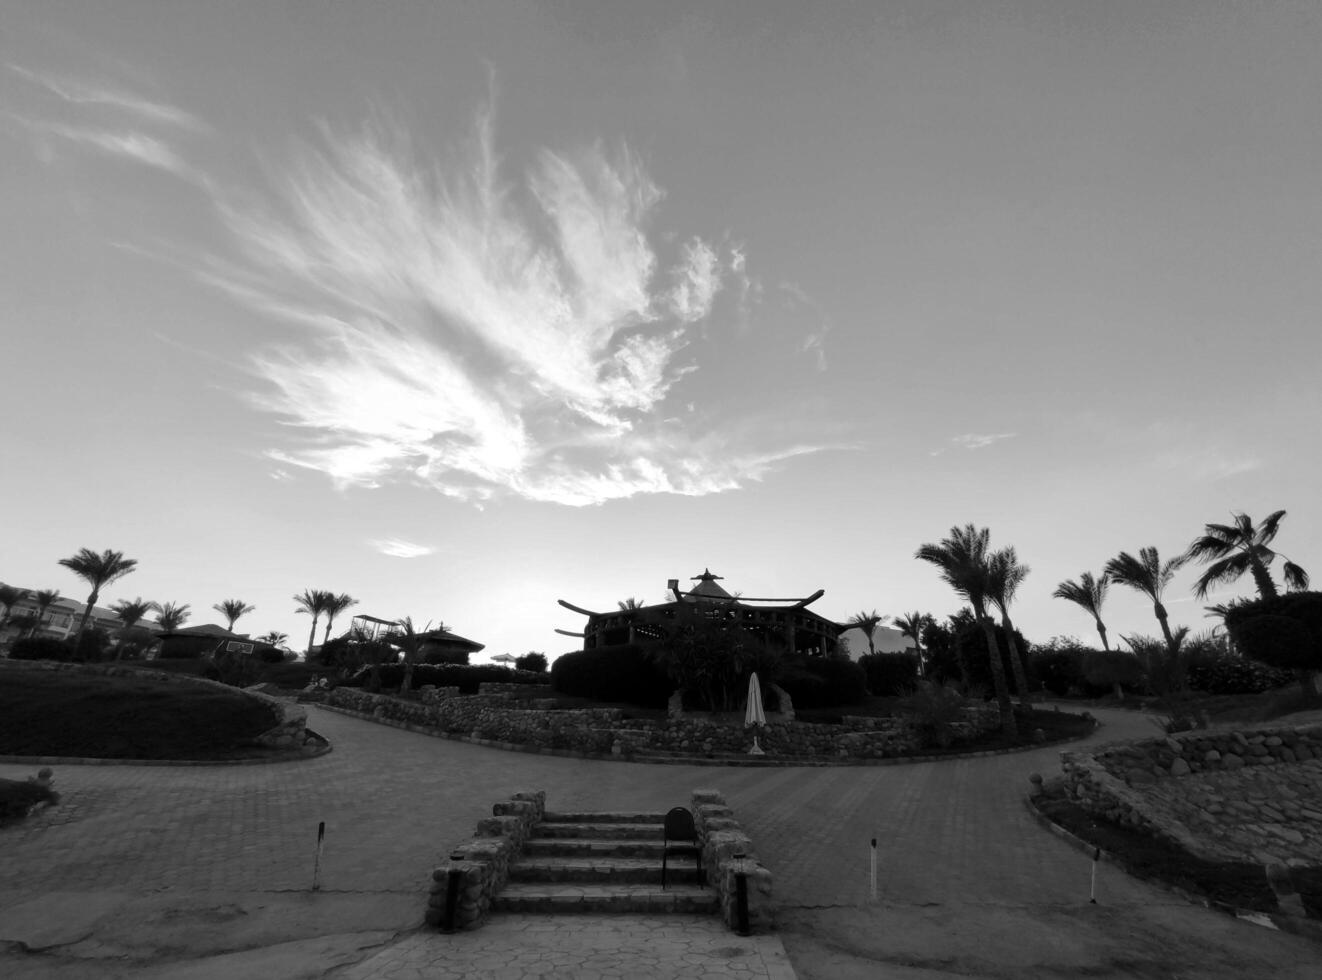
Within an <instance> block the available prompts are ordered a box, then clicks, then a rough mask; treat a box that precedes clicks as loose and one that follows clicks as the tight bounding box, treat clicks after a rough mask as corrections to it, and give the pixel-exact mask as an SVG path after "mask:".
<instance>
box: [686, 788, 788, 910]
mask: <svg viewBox="0 0 1322 980" xmlns="http://www.w3.org/2000/svg"><path fill="white" fill-rule="evenodd" d="M692 809H693V822H694V825H695V826H696V827H697V830H698V844H699V846H700V847H701V848H702V867H703V870H704V871H705V872H706V875H707V882H708V884H709V885H711V886H712V887H714V888H715V889H716V893H717V894H718V895H719V896H720V908H721V918H722V919H723V920H724V921H725V924H726V926H728V927H729V928H730V929H735V930H737V929H738V928H739V921H738V913H739V909H738V879H739V877H740V876H743V877H744V879H745V889H744V894H745V896H746V897H747V903H748V927H749V929H750V930H752V931H767V930H770V929H771V928H772V927H773V925H774V922H773V911H774V910H773V907H772V904H771V884H772V881H771V872H770V871H768V870H767V869H766V868H764V867H763V866H762V864H761V863H760V862H759V861H758V859H757V854H756V853H755V852H754V850H753V841H752V838H750V837H749V836H748V834H747V833H745V832H744V829H743V827H742V826H740V824H739V821H738V820H737V819H736V818H735V815H734V811H733V810H731V809H730V807H729V806H728V805H727V804H726V802H725V797H724V796H722V795H721V794H720V793H719V792H717V791H716V790H714V789H695V790H694V791H693V807H692Z"/></svg>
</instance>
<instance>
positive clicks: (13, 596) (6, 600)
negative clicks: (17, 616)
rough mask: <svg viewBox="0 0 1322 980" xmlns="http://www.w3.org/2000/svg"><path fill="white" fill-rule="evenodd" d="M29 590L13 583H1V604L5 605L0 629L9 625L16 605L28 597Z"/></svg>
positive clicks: (0, 620) (0, 616)
mask: <svg viewBox="0 0 1322 980" xmlns="http://www.w3.org/2000/svg"><path fill="white" fill-rule="evenodd" d="M27 594H28V590H27V589H20V588H18V587H17V586H13V585H0V606H4V607H5V611H4V614H3V615H0V630H2V629H4V628H5V627H6V626H8V625H9V617H11V616H12V615H13V614H14V606H15V605H16V604H18V603H20V602H22V601H23V600H24V599H25V598H27Z"/></svg>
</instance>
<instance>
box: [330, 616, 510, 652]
mask: <svg viewBox="0 0 1322 980" xmlns="http://www.w3.org/2000/svg"><path fill="white" fill-rule="evenodd" d="M402 633H403V628H402V623H401V622H400V620H398V619H379V618H378V617H376V616H368V615H366V614H360V615H358V616H355V617H354V618H353V620H352V621H351V622H350V624H349V631H348V632H347V633H345V634H344V637H345V638H357V639H361V640H367V641H374V640H384V641H385V642H387V643H394V642H395V638H396V637H398V636H400V635H401V634H402ZM418 639H419V641H420V643H419V646H418V654H419V656H420V657H421V659H422V660H423V661H424V662H426V660H427V658H428V657H429V656H433V655H435V656H452V655H455V654H465V655H466V654H471V653H477V652H478V651H479V650H485V649H486V644H485V643H478V642H477V641H476V640H470V639H468V637H466V636H460V635H459V634H458V633H454V632H451V631H450V630H449V629H448V628H447V627H445V626H440V627H437V628H436V629H429V630H423V631H422V632H420V633H419V634H418Z"/></svg>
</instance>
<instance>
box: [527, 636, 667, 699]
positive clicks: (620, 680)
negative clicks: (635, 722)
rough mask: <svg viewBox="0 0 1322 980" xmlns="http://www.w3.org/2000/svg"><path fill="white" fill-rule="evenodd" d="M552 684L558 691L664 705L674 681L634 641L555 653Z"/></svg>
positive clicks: (594, 697) (596, 697)
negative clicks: (560, 654) (557, 655)
mask: <svg viewBox="0 0 1322 980" xmlns="http://www.w3.org/2000/svg"><path fill="white" fill-rule="evenodd" d="M551 686H552V687H553V688H554V689H555V690H556V691H558V692H559V693H561V694H568V695H572V696H574V697H580V698H592V699H593V700H596V701H621V702H624V703H626V704H636V705H638V706H640V707H644V708H664V707H665V706H666V702H667V701H669V700H670V692H671V691H672V690H673V689H674V684H673V683H672V682H671V681H670V678H669V677H667V676H666V673H665V671H664V670H663V669H662V668H661V667H660V666H659V665H658V664H657V662H656V660H655V659H654V658H653V657H652V656H651V655H650V654H649V652H648V651H647V650H645V649H644V648H643V647H640V646H638V645H637V644H628V645H622V646H613V647H602V648H597V649H593V650H579V651H576V652H574V653H566V654H564V655H563V656H560V657H557V658H556V661H555V663H554V664H552V665H551Z"/></svg>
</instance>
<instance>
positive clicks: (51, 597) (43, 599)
mask: <svg viewBox="0 0 1322 980" xmlns="http://www.w3.org/2000/svg"><path fill="white" fill-rule="evenodd" d="M32 599H33V601H34V602H36V604H37V611H36V613H35V614H34V615H33V619H32V625H31V626H30V627H28V636H34V635H35V634H36V632H37V630H39V629H41V621H42V620H43V619H45V618H46V613H47V612H49V611H50V607H51V606H53V605H55V603H57V602H59V601H60V590H59V589H38V590H37V591H36V592H34V593H32Z"/></svg>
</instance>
